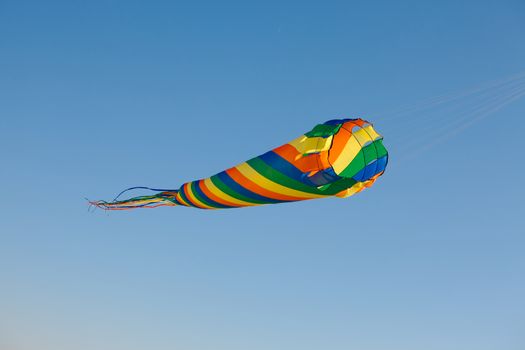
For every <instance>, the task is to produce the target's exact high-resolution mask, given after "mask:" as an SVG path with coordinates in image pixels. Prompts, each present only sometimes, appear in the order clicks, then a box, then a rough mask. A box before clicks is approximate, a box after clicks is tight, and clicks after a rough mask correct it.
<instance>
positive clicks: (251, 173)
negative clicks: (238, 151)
mask: <svg viewBox="0 0 525 350" xmlns="http://www.w3.org/2000/svg"><path fill="white" fill-rule="evenodd" d="M235 168H237V170H239V172H240V173H241V174H243V175H244V176H246V177H247V178H248V179H250V181H252V182H255V183H256V184H257V185H259V186H261V187H263V188H265V189H267V190H269V191H272V192H275V193H279V194H284V195H287V196H293V197H299V198H304V199H312V198H324V197H327V196H326V195H320V194H313V193H307V192H302V191H298V190H294V189H293V188H288V187H285V186H283V185H280V184H278V183H276V182H273V181H271V180H270V179H268V178H266V177H264V176H262V175H261V174H259V173H258V172H257V171H255V169H253V168H252V167H251V166H250V165H248V164H247V163H242V164H239V165H237V166H236V167H235Z"/></svg>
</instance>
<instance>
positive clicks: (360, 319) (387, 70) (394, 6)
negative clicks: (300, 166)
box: [0, 0, 525, 350]
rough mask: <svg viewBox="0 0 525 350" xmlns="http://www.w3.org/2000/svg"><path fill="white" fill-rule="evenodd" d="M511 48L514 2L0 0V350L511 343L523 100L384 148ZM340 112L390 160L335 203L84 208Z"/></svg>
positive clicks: (243, 152)
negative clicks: (432, 135) (405, 113)
mask: <svg viewBox="0 0 525 350" xmlns="http://www.w3.org/2000/svg"><path fill="white" fill-rule="evenodd" d="M524 38H525V3H524V2H523V1H522V0H494V1H470V0H467V1H457V0H454V1H450V0H441V1H421V0H417V1H416V0H414V1H341V2H329V1H327V2H315V4H314V2H309V3H307V2H304V1H296V2H292V1H264V2H253V3H250V2H241V1H239V2H228V1H216V2H204V1H194V2H191V1H187V2H177V1H79V0H76V1H71V0H69V1H53V0H50V1H24V0H0V160H1V168H0V181H1V183H2V201H1V202H0V209H1V211H0V213H1V214H0V216H1V220H0V349H2V350H37V349H38V350H71V349H75V350H93V349H97V350H104V349H108V350H143V349H155V350H168V349H170V350H173V349H181V350H241V349H242V350H246V349H250V350H267V349H272V350H291V349H301V350H314V349H315V350H318V349H330V350H346V349H359V350H421V349H425V350H501V349H505V350H521V349H524V348H525V332H524V330H525V298H524V295H525V278H524V275H525V254H524V248H525V236H524V234H525V224H524V222H523V220H524V214H525V205H524V201H523V197H524V195H525V189H524V187H523V174H524V172H525V165H524V163H523V160H524V157H523V151H522V147H523V141H522V137H523V132H524V131H525V121H524V120H525V119H524V111H525V101H524V100H523V99H522V100H519V101H516V102H515V103H513V104H511V105H508V106H507V107H505V108H502V109H500V110H499V111H497V112H496V113H494V114H492V115H491V116H490V117H489V118H487V119H484V120H482V121H480V122H479V123H475V124H473V125H472V126H470V127H468V128H465V129H464V130H462V131H461V132H460V133H457V134H454V135H452V136H451V137H448V138H447V139H446V140H444V141H443V142H440V143H439V144H437V145H434V146H432V147H423V148H421V145H428V144H429V143H431V142H432V140H429V141H428V140H427V141H423V142H419V143H416V146H414V147H416V148H418V149H419V148H421V151H420V152H419V153H418V154H417V155H415V156H413V157H409V158H407V159H405V160H402V159H403V155H404V151H402V150H403V147H402V143H403V142H404V141H407V140H411V139H412V138H413V137H414V135H423V139H425V138H426V136H425V135H427V134H425V125H427V124H426V123H417V122H415V123H407V124H404V121H403V119H396V118H394V117H392V118H390V119H389V118H388V117H389V113H390V112H389V111H393V110H395V109H396V108H399V107H402V106H404V105H407V104H412V103H415V102H417V101H420V100H422V99H426V98H429V97H432V96H436V95H439V94H442V93H444V92H449V91H459V90H462V89H465V88H469V87H471V86H476V85H478V84H482V83H483V82H486V81H491V80H494V79H499V78H502V77H505V76H509V75H512V74H515V73H517V72H519V71H523V70H524V69H525V39H524ZM425 113H426V112H421V116H422V117H428V115H426V114H425ZM434 114H435V115H434V116H432V118H427V120H428V121H429V123H430V124H428V125H435V124H436V123H439V118H448V119H447V120H449V121H450V120H453V119H454V118H455V115H454V114H453V113H449V112H448V111H447V112H446V113H445V112H443V113H435V112H434ZM352 116H362V117H366V118H368V119H370V120H371V121H373V122H375V127H376V129H377V130H378V131H379V132H380V133H382V134H383V135H384V137H385V145H386V146H387V148H388V149H389V151H390V156H391V158H390V164H389V168H387V171H386V173H385V175H384V176H383V177H382V178H380V179H379V180H378V181H377V182H376V184H375V185H374V187H373V188H371V189H369V190H366V191H365V192H363V193H360V194H359V195H357V196H355V197H351V198H348V199H337V198H335V199H325V200H315V201H308V202H301V203H292V204H283V205H271V206H263V207H255V208H246V209H239V210H223V211H202V210H197V209H190V208H159V209H156V210H137V211H131V212H113V213H109V214H106V213H104V212H103V211H96V212H94V213H90V212H88V211H87V204H86V201H85V200H84V197H89V198H90V199H111V198H112V197H113V196H114V195H115V194H116V193H118V192H119V191H120V190H122V189H124V188H126V187H130V186H135V185H142V186H157V187H168V188H176V187H178V186H179V185H180V184H181V183H182V182H185V181H188V180H192V179H196V178H201V177H206V176H209V175H212V174H214V173H216V172H218V171H220V170H223V169H224V168H226V167H229V166H232V165H234V164H236V163H239V162H241V161H244V160H246V159H248V158H250V157H252V156H256V155H258V154H260V153H263V152H264V151H266V150H268V149H270V148H273V147H276V146H279V145H280V144H283V143H285V142H287V141H289V140H291V139H293V138H295V137H297V136H299V135H300V134H302V133H303V132H306V131H308V130H310V129H311V128H312V127H313V126H314V125H315V124H317V123H320V122H323V121H325V120H328V119H333V118H338V117H352ZM431 123H434V124H431ZM445 126H446V125H445Z"/></svg>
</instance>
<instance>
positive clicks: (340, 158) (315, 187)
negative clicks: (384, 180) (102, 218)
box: [91, 119, 388, 210]
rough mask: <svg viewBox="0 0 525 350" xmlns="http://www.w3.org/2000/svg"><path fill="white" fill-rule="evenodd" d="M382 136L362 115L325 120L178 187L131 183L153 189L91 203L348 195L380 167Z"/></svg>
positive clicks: (238, 202)
mask: <svg viewBox="0 0 525 350" xmlns="http://www.w3.org/2000/svg"><path fill="white" fill-rule="evenodd" d="M382 140H383V137H382V136H381V135H379V134H378V133H377V132H376V131H375V130H374V128H373V127H372V125H371V124H370V123H368V122H367V121H365V120H362V119H339V120H330V121H327V122H325V123H324V124H319V125H317V126H316V127H314V128H313V129H312V130H311V131H309V132H307V133H306V134H304V135H302V136H300V137H299V138H297V139H295V140H293V141H291V142H289V143H287V144H284V145H282V146H280V147H277V148H275V149H273V150H271V151H269V152H266V153H264V154H263V155H260V156H258V157H255V158H253V159H250V160H248V161H246V162H244V163H241V164H239V165H237V166H234V167H233V168H230V169H228V170H225V171H222V172H220V173H218V174H216V175H213V176H211V177H208V178H206V179H202V180H196V181H190V182H187V183H185V184H183V185H182V186H181V187H180V188H179V189H176V190H164V189H153V188H148V187H133V188H131V189H136V188H142V189H149V190H153V191H157V193H156V194H153V195H150V196H140V197H134V198H130V199H127V200H117V198H118V196H117V198H116V199H115V200H114V201H112V202H106V201H95V202H91V204H93V205H95V206H97V207H99V208H103V209H107V210H125V209H135V208H156V207H160V206H178V205H182V206H186V207H195V208H201V209H222V208H239V207H247V206H254V205H262V204H274V203H283V202H295V201H302V200H306V199H314V198H324V197H331V196H337V197H348V196H351V195H353V194H355V193H358V192H360V191H362V190H363V189H365V188H366V187H370V186H372V184H373V183H374V181H375V180H376V179H377V178H378V177H379V176H381V175H382V174H383V172H384V171H385V167H386V165H387V161H388V153H387V150H386V149H385V147H384V146H383V143H382ZM128 190H130V189H127V190H126V191H128ZM123 192H125V191H123ZM123 192H122V193H123ZM122 193H121V194H122ZM119 196H120V195H119Z"/></svg>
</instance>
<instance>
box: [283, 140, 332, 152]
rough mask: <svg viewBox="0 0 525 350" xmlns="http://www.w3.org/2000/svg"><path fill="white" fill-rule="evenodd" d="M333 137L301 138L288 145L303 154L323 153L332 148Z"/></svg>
mask: <svg viewBox="0 0 525 350" xmlns="http://www.w3.org/2000/svg"><path fill="white" fill-rule="evenodd" d="M332 137H333V136H330V137H327V138H324V137H306V136H301V137H298V138H296V139H295V140H293V141H291V142H289V143H288V144H289V145H290V146H292V147H294V148H295V149H296V150H297V152H299V153H302V154H305V153H314V152H321V151H327V150H328V149H330V146H331V145H332Z"/></svg>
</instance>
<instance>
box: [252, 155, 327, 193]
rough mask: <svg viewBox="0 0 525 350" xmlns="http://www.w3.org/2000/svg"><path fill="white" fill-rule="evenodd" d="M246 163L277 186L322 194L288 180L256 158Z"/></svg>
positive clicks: (290, 179) (297, 182) (311, 187)
mask: <svg viewBox="0 0 525 350" xmlns="http://www.w3.org/2000/svg"><path fill="white" fill-rule="evenodd" d="M246 163H248V165H249V166H251V167H252V168H253V169H254V170H255V171H257V172H258V173H259V174H261V175H262V176H264V177H265V178H267V179H268V180H271V181H273V182H276V183H278V184H279V185H282V186H284V187H288V188H292V189H294V190H297V191H302V192H306V193H313V194H323V192H321V191H320V190H318V189H317V188H316V187H313V186H308V185H305V184H303V183H301V182H299V181H297V180H294V179H292V178H289V177H288V176H286V175H285V174H283V173H281V172H280V171H278V170H276V169H274V168H272V167H270V166H268V164H266V163H265V162H264V161H262V160H261V159H260V158H258V157H257V158H253V159H250V160H249V161H247V162H246Z"/></svg>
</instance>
